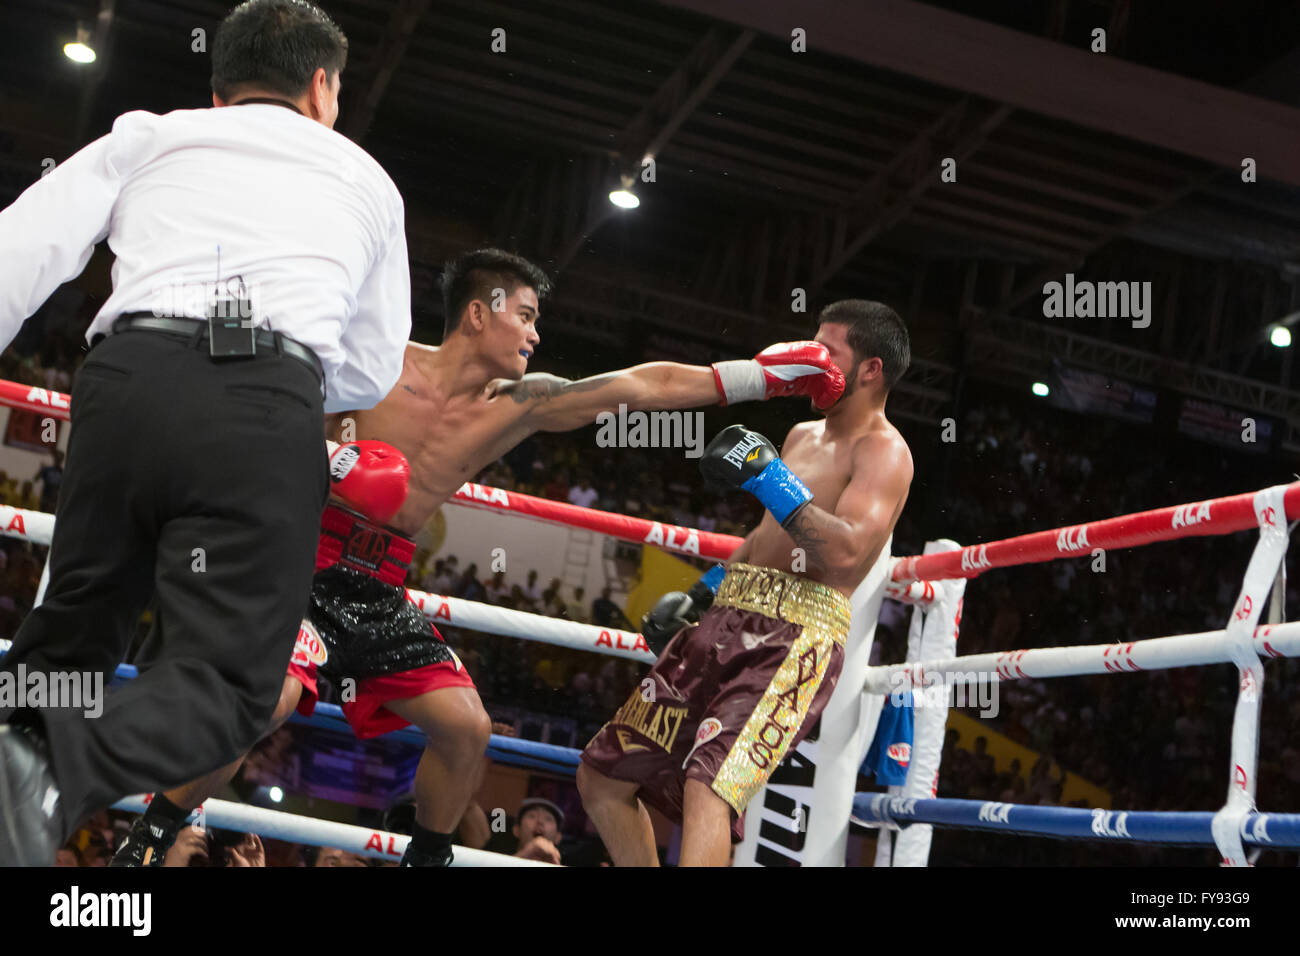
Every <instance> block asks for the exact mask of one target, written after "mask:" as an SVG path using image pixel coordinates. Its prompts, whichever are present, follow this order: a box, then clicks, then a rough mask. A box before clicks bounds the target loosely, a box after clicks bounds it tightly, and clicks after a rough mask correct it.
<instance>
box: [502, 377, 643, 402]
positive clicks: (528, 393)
mask: <svg viewBox="0 0 1300 956" xmlns="http://www.w3.org/2000/svg"><path fill="white" fill-rule="evenodd" d="M617 377H618V373H617V372H610V373H608V374H605V375H593V376H592V377H591V378H580V379H578V380H577V381H576V382H574V381H570V380H569V379H567V378H560V377H559V376H558V375H546V374H540V375H525V376H524V377H523V378H522V379H520V380H519V382H518V383H516V384H515V385H513V386H511V387H510V388H509V389H508V394H509V395H510V398H511V400H512V401H513V402H514V403H515V404H516V405H524V404H526V403H528V402H549V401H551V400H552V399H554V398H557V397H559V396H561V395H575V394H578V393H580V392H591V391H595V390H596V389H598V388H601V387H602V386H605V385H607V384H609V383H610V382H611V381H613V380H614V379H615V378H617Z"/></svg>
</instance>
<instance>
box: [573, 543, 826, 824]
mask: <svg viewBox="0 0 1300 956" xmlns="http://www.w3.org/2000/svg"><path fill="white" fill-rule="evenodd" d="M848 633H849V602H848V598H846V597H845V596H844V595H843V594H841V593H840V592H838V591H836V590H834V589H833V588H829V587H827V586H826V585H824V584H818V583H817V582H815V581H809V580H807V579H805V578H800V577H796V576H794V575H791V574H785V573H784V572H781V571H773V570H771V569H769V568H758V567H753V566H752V565H747V564H733V565H731V567H730V568H729V569H728V571H727V576H726V577H725V578H724V579H723V581H722V584H721V585H720V586H719V588H718V595H717V597H716V598H715V599H714V602H713V606H712V607H711V608H709V610H708V611H706V612H705V613H704V616H703V617H702V618H700V623H699V624H696V625H695V626H693V627H689V628H686V629H685V630H683V631H682V632H681V633H680V634H678V635H677V636H676V637H675V638H673V640H672V641H670V642H669V643H668V646H667V647H666V648H664V651H663V653H662V654H661V655H660V656H659V660H658V661H656V662H655V665H654V667H652V668H651V669H650V673H649V675H648V678H649V679H650V681H652V682H653V683H652V684H651V683H646V682H645V681H642V682H641V684H640V686H639V687H638V688H637V689H636V690H634V691H633V692H632V695H631V696H630V697H629V698H628V699H627V702H626V703H625V704H624V705H623V706H622V707H620V708H619V710H618V713H616V714H615V715H614V717H613V719H611V720H610V721H609V723H607V724H605V726H604V727H602V728H601V729H600V731H599V732H598V733H597V734H596V736H595V737H593V738H592V739H591V742H590V743H589V744H587V747H586V749H585V750H584V751H583V752H582V759H583V760H585V761H586V762H587V763H588V764H589V765H590V766H591V767H592V769H594V770H596V771H598V772H600V773H602V774H604V775H605V776H607V777H612V778H614V779H616V780H625V781H631V782H634V783H639V784H640V785H641V787H640V790H639V791H638V792H637V796H639V797H640V798H641V799H642V800H644V801H645V802H646V803H648V804H649V805H650V806H653V807H655V808H656V809H657V810H659V811H660V812H661V813H663V814H664V815H665V816H666V817H668V818H669V819H670V820H672V821H673V822H677V823H679V822H681V819H682V793H683V788H684V787H685V784H686V780H687V778H690V779H694V780H699V781H701V782H703V783H705V784H708V786H709V787H710V788H711V789H712V790H713V792H714V793H716V794H717V795H718V796H719V797H721V798H722V799H723V800H725V801H726V802H727V803H728V804H729V805H730V806H731V808H732V809H733V810H735V812H736V817H735V819H733V821H732V839H733V840H735V841H739V840H740V839H741V837H742V835H743V829H742V822H743V817H744V812H745V807H746V806H747V805H748V803H749V801H750V799H751V798H752V797H753V796H754V794H755V793H757V792H758V791H759V789H760V788H762V786H763V784H764V783H766V782H767V779H768V777H769V776H771V774H772V771H773V770H774V769H775V768H776V766H777V764H779V763H780V762H781V761H782V760H783V759H784V758H785V756H786V754H787V753H789V752H790V751H791V750H793V749H794V747H795V746H796V745H797V744H798V743H799V741H801V740H802V739H803V738H804V736H805V735H806V734H807V732H808V731H809V730H810V729H811V728H812V726H813V724H814V723H816V721H817V718H818V717H820V716H821V712H822V711H823V710H824V709H825V708H826V703H827V702H828V701H829V700H830V696H831V693H832V692H833V691H834V690H835V684H836V682H837V681H838V680H839V676H840V668H841V667H842V666H843V663H844V641H845V638H847V636H848Z"/></svg>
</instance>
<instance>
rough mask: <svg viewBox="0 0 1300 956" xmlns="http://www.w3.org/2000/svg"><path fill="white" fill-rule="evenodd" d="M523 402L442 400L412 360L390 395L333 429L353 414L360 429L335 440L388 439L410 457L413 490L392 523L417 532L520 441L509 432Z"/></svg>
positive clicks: (407, 457) (339, 421)
mask: <svg viewBox="0 0 1300 956" xmlns="http://www.w3.org/2000/svg"><path fill="white" fill-rule="evenodd" d="M518 407H519V406H517V405H515V406H513V407H510V406H508V405H506V404H504V403H497V402H493V401H486V400H485V401H464V402H459V403H457V402H447V401H443V400H440V399H439V397H438V396H437V394H436V393H435V392H434V391H433V390H432V388H431V386H430V383H429V381H428V379H427V378H422V377H420V376H419V375H418V370H413V369H412V367H411V364H410V361H409V360H408V362H407V366H406V368H405V369H404V370H403V372H402V377H401V379H399V380H398V383H397V386H396V387H395V388H394V389H393V390H392V392H390V393H389V394H388V397H387V398H385V399H384V400H383V401H382V402H380V403H379V404H378V405H376V406H375V407H374V408H372V409H369V410H367V411H363V412H351V413H349V414H348V415H344V416H340V417H339V418H338V419H337V420H336V421H335V422H334V423H333V427H334V429H341V428H342V427H343V425H342V423H343V422H344V421H345V420H346V419H347V418H349V417H350V418H352V420H353V421H354V423H355V434H352V435H350V436H349V435H346V434H344V433H343V432H342V431H341V430H340V431H336V432H335V439H334V440H335V441H341V440H343V439H345V438H350V439H352V440H357V441H360V440H365V439H370V440H374V441H382V442H387V443H388V444H390V445H392V446H393V447H394V448H396V449H398V450H399V451H400V452H401V453H402V454H403V455H405V456H406V460H407V461H408V462H409V463H410V465H411V484H410V491H409V493H408V494H407V498H406V502H405V504H403V505H402V508H401V510H400V511H398V513H397V516H396V517H395V518H394V519H393V521H392V522H391V524H392V526H393V527H394V528H397V529H398V530H399V531H401V532H403V533H404V534H408V535H414V534H415V533H416V532H417V531H419V530H420V529H421V528H422V527H424V525H425V523H426V522H427V521H428V520H429V518H430V517H432V515H433V513H434V512H435V511H437V510H438V507H439V506H440V505H441V504H442V503H443V502H445V501H447V500H448V499H450V498H451V497H452V496H454V495H455V494H456V491H457V490H458V489H459V488H460V486H461V485H463V484H464V483H465V482H467V481H472V480H473V479H474V476H475V475H477V474H478V473H479V472H480V471H482V470H483V468H485V467H486V466H487V465H489V464H491V463H492V462H494V461H496V459H498V458H500V457H501V456H502V455H503V454H505V453H506V452H507V451H509V450H510V448H511V447H512V446H513V445H514V444H515V443H516V442H515V441H514V440H511V438H510V437H509V436H510V434H511V429H512V427H513V426H515V424H516V422H517V419H518V411H517V410H518Z"/></svg>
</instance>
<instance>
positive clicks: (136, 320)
mask: <svg viewBox="0 0 1300 956" xmlns="http://www.w3.org/2000/svg"><path fill="white" fill-rule="evenodd" d="M125 329H137V330H141V331H146V332H163V333H166V334H169V335H180V336H184V337H185V338H188V339H191V340H193V343H194V345H195V346H196V347H197V346H199V345H201V344H204V343H206V342H207V340H208V323H207V322H205V321H203V320H202V319H186V318H169V317H165V316H156V315H150V314H149V313H148V312H128V313H126V314H124V315H120V316H118V317H117V318H116V319H114V320H113V332H114V333H117V332H121V331H123V330H125ZM253 337H254V340H255V341H256V342H257V344H258V345H259V346H261V347H263V348H265V349H266V350H267V351H275V352H277V353H279V354H281V355H288V356H291V357H293V358H296V359H297V360H298V361H299V362H302V363H303V364H304V365H306V366H307V367H308V368H310V369H311V371H312V374H313V375H315V376H316V381H317V382H318V383H319V384H320V393H321V395H324V394H325V369H324V367H323V366H322V365H321V364H320V359H318V358H317V357H316V353H315V352H313V351H312V350H311V349H309V348H307V346H305V345H303V344H302V343H300V342H295V341H294V340H293V339H291V338H289V337H288V336H287V335H284V334H283V333H280V332H272V331H271V330H270V329H256V330H254V336H253ZM95 343H96V344H98V343H99V337H98V336H96V337H95Z"/></svg>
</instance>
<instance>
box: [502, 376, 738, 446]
mask: <svg viewBox="0 0 1300 956" xmlns="http://www.w3.org/2000/svg"><path fill="white" fill-rule="evenodd" d="M502 391H504V392H505V393H506V394H508V395H509V396H510V398H511V400H512V401H513V402H515V403H516V404H518V405H522V406H524V409H525V411H524V415H525V417H524V419H523V422H522V423H523V424H525V425H526V426H527V427H528V428H531V429H532V430H534V431H549V432H559V431H569V430H570V429H573V428H582V427H584V426H586V425H591V424H594V423H595V422H596V420H597V417H598V416H599V415H601V414H604V413H606V412H608V413H610V414H618V412H619V409H621V408H627V409H628V410H631V411H638V410H643V409H660V408H663V409H670V408H694V407H696V406H699V405H711V404H714V403H716V402H717V401H718V389H717V385H716V384H715V383H714V379H713V370H712V369H711V368H709V367H708V366H702V367H698V368H697V367H695V366H691V365H680V364H678V363H676V362H647V363H646V364H644V365H637V366H634V367H633V368H626V369H622V370H620V371H617V372H608V373H606V374H604V375H594V376H592V377H591V378H582V379H578V380H577V381H568V380H566V379H563V378H559V377H558V376H555V375H547V374H534V375H525V376H524V377H523V378H522V379H520V380H519V381H517V382H511V383H509V384H508V385H506V386H504V388H503V389H502Z"/></svg>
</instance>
